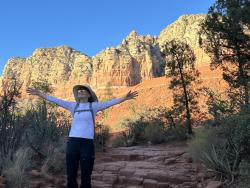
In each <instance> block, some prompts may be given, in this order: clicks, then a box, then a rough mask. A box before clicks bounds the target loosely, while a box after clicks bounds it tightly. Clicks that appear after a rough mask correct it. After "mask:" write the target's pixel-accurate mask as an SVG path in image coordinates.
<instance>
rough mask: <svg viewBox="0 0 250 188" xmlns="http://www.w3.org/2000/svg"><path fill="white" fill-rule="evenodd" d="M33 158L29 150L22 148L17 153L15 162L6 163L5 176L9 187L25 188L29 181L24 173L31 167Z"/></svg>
mask: <svg viewBox="0 0 250 188" xmlns="http://www.w3.org/2000/svg"><path fill="white" fill-rule="evenodd" d="M31 156H32V153H31V150H30V149H29V148H20V149H18V150H17V152H16V153H15V155H14V159H13V161H11V160H9V161H8V162H7V161H6V162H7V164H6V166H5V168H4V170H3V174H4V175H5V176H6V179H7V185H8V187H10V188H23V187H24V186H25V184H26V183H27V179H26V176H25V173H24V172H25V170H26V169H27V168H28V167H29V165H30V158H31Z"/></svg>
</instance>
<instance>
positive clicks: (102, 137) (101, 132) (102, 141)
mask: <svg viewBox="0 0 250 188" xmlns="http://www.w3.org/2000/svg"><path fill="white" fill-rule="evenodd" d="M108 139H109V128H108V127H104V125H103V124H96V128H95V140H94V142H95V148H96V150H100V151H105V147H106V143H107V140H108Z"/></svg>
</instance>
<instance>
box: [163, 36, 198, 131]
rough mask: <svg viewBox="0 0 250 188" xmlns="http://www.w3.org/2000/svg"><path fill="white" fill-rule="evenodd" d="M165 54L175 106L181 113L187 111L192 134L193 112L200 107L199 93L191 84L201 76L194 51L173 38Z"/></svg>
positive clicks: (188, 127)
mask: <svg viewBox="0 0 250 188" xmlns="http://www.w3.org/2000/svg"><path fill="white" fill-rule="evenodd" d="M163 55H164V56H165V57H166V66H167V68H168V69H169V71H168V73H166V76H168V77H170V78H171V82H170V86H169V88H170V89H172V90H173V91H174V92H173V93H174V95H173V97H174V105H173V108H175V111H176V112H177V113H178V114H179V115H180V114H182V113H183V112H185V114H186V126H187V129H188V133H189V134H192V125H191V124H192V123H191V112H192V110H197V109H198V108H197V101H196V100H195V96H196V95H197V93H196V91H194V90H193V89H192V87H191V86H192V83H193V82H195V81H196V78H197V77H198V76H199V72H198V71H197V70H196V69H195V55H194V52H193V50H192V49H191V48H190V47H189V46H188V44H186V43H183V42H180V41H175V40H172V41H170V42H167V43H166V44H165V46H164V50H163Z"/></svg>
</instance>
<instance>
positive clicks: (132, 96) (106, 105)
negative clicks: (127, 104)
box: [93, 91, 138, 112]
mask: <svg viewBox="0 0 250 188" xmlns="http://www.w3.org/2000/svg"><path fill="white" fill-rule="evenodd" d="M137 96H138V92H137V91H133V92H132V93H131V91H129V92H128V93H127V94H126V95H124V96H123V97H121V98H115V99H111V100H108V101H104V102H94V103H93V107H94V108H95V109H96V111H97V112H98V111H101V110H104V109H106V108H109V107H111V106H114V105H116V104H119V103H122V102H124V101H126V100H130V99H135V97H137Z"/></svg>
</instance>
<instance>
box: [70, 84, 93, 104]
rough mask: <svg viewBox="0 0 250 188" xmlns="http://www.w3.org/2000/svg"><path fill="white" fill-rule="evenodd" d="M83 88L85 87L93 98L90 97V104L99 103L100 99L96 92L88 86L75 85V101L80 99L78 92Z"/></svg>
mask: <svg viewBox="0 0 250 188" xmlns="http://www.w3.org/2000/svg"><path fill="white" fill-rule="evenodd" d="M81 87H84V88H85V89H86V90H87V91H89V93H90V95H91V97H90V99H89V100H90V101H89V102H98V98H97V96H96V94H95V92H94V91H93V90H92V89H91V87H90V86H89V85H87V84H83V85H75V86H74V87H73V94H74V97H75V100H76V101H77V99H78V93H77V90H78V89H79V88H81Z"/></svg>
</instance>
